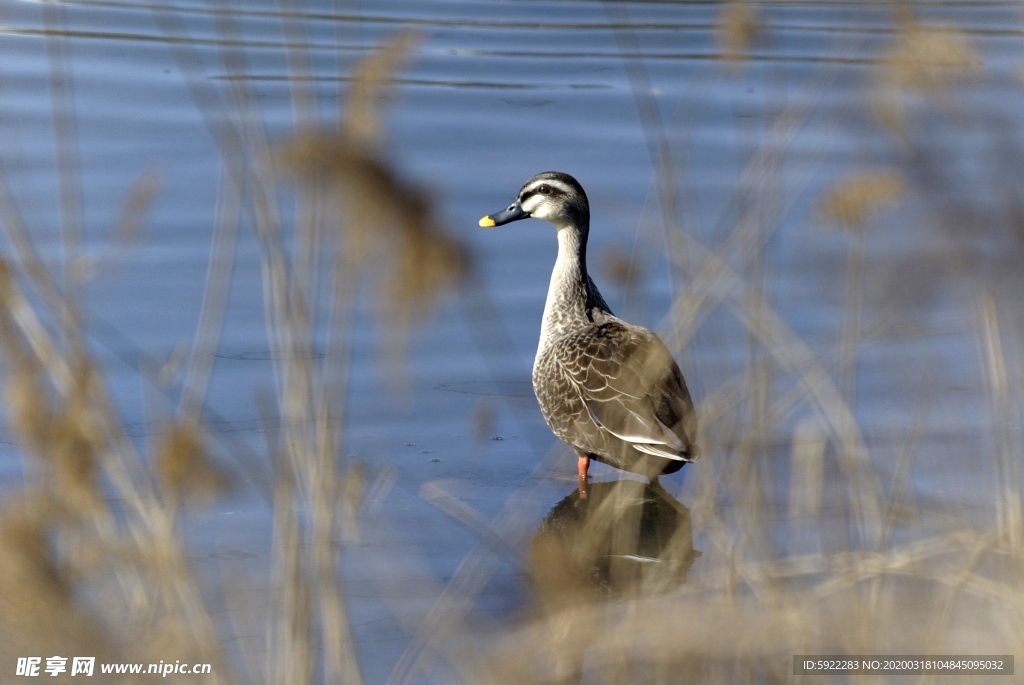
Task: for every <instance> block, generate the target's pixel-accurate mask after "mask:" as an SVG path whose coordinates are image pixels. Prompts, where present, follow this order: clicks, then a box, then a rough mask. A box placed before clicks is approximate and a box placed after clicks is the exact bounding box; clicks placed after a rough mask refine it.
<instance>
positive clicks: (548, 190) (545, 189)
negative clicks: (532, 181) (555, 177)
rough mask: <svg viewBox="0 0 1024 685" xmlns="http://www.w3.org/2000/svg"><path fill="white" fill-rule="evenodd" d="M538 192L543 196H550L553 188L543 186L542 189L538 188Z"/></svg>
mask: <svg viewBox="0 0 1024 685" xmlns="http://www.w3.org/2000/svg"><path fill="white" fill-rule="evenodd" d="M537 192H538V193H540V194H541V195H550V194H551V188H549V187H547V186H541V187H540V188H537Z"/></svg>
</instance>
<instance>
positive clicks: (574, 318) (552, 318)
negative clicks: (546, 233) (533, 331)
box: [537, 224, 608, 358]
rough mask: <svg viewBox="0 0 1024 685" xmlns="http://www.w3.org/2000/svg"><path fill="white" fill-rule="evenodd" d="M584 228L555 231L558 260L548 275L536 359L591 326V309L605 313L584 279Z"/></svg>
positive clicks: (575, 227)
mask: <svg viewBox="0 0 1024 685" xmlns="http://www.w3.org/2000/svg"><path fill="white" fill-rule="evenodd" d="M588 232H589V230H588V227H587V226H586V225H583V226H582V227H581V226H577V225H575V224H567V225H564V226H559V227H558V258H557V259H556V260H555V268H554V269H553V270H552V272H551V283H550V284H549V285H548V297H547V301H546V302H545V304H544V318H543V320H542V321H541V329H540V342H539V343H538V345H537V356H538V358H539V357H540V355H541V353H542V352H543V351H544V350H545V349H546V348H547V346H548V344H550V343H551V342H553V341H554V340H557V339H558V338H560V337H561V336H563V335H565V334H566V333H569V332H571V331H574V330H577V329H579V328H582V327H584V326H587V325H589V324H590V323H592V322H593V318H592V317H593V309H594V308H595V307H597V308H598V309H600V310H601V311H604V312H607V311H608V306H607V305H606V304H605V302H604V300H603V299H602V298H601V294H600V293H599V292H598V291H597V288H596V287H595V286H594V284H593V282H592V281H591V280H590V277H589V276H588V275H587V234H588Z"/></svg>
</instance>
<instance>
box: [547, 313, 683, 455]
mask: <svg viewBox="0 0 1024 685" xmlns="http://www.w3.org/2000/svg"><path fill="white" fill-rule="evenodd" d="M555 358H556V361H557V363H558V365H559V367H560V369H561V371H562V372H563V373H564V374H565V375H566V376H567V377H568V378H569V379H570V380H571V382H572V384H573V385H574V386H575V387H576V389H577V390H578V392H579V394H580V397H581V399H582V400H583V403H584V405H585V406H586V410H587V413H588V414H589V416H590V418H591V419H592V420H593V421H594V423H596V424H597V425H598V426H600V427H601V428H603V429H605V430H607V431H608V432H609V433H611V434H612V435H614V436H615V437H617V438H620V439H621V440H625V441H627V442H629V443H632V444H633V447H634V448H636V449H638V450H640V451H641V452H645V453H647V454H652V455H655V456H659V457H664V458H667V459H676V460H683V461H690V460H691V459H693V458H695V456H696V454H695V450H694V449H693V437H694V436H693V429H694V428H695V423H696V422H695V417H694V414H693V402H692V401H691V399H690V394H689V392H688V390H687V389H686V383H685V381H683V377H682V374H681V373H680V372H679V367H678V366H677V365H676V363H675V360H674V359H672V355H671V353H669V351H668V348H666V347H665V344H664V343H662V342H661V340H659V339H658V337H657V336H655V335H654V334H653V333H651V332H650V331H648V330H646V329H643V328H639V327H637V326H629V325H627V324H624V323H622V322H619V321H614V322H608V323H603V324H600V325H595V326H590V327H588V328H586V329H583V330H582V331H579V332H578V333H577V334H574V335H571V336H568V337H567V338H566V339H565V340H563V341H561V342H560V344H558V346H557V349H556V350H555Z"/></svg>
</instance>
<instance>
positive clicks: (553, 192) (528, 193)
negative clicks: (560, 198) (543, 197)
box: [519, 186, 565, 204]
mask: <svg viewBox="0 0 1024 685" xmlns="http://www.w3.org/2000/svg"><path fill="white" fill-rule="evenodd" d="M547 188H548V191H549V192H548V197H554V196H556V195H565V192H563V191H561V190H559V189H558V188H555V187H554V186H547ZM538 194H543V193H541V192H540V188H539V187H537V188H534V189H533V190H528V191H526V192H525V193H523V195H522V197H520V198H519V204H522V203H524V202H526V201H527V200H529V199H530V198H531V197H533V196H534V195H538Z"/></svg>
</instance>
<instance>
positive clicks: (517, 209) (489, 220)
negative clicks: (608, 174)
mask: <svg viewBox="0 0 1024 685" xmlns="http://www.w3.org/2000/svg"><path fill="white" fill-rule="evenodd" d="M530 218H532V219H544V220H545V221H550V222H551V223H552V224H554V225H555V226H556V227H557V228H563V227H567V226H573V227H575V228H577V229H580V230H587V229H588V228H589V224H590V203H589V202H588V201H587V194H586V193H585V192H583V187H582V186H581V185H580V184H579V182H578V181H577V180H576V179H575V178H573V177H572V176H570V175H569V174H563V173H561V172H559V171H545V172H544V173H542V174H537V175H536V176H534V177H533V178H531V179H530V180H529V181H527V182H526V183H524V184H523V187H522V188H521V189H520V190H519V195H518V196H517V197H516V201H515V202H513V203H512V204H510V205H509V206H508V208H506V209H504V210H502V211H500V212H496V213H494V214H489V215H487V216H485V217H484V218H482V219H480V221H479V222H478V223H479V225H480V227H481V228H492V227H494V226H501V225H503V224H508V223H511V222H513V221H519V220H520V219H530Z"/></svg>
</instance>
